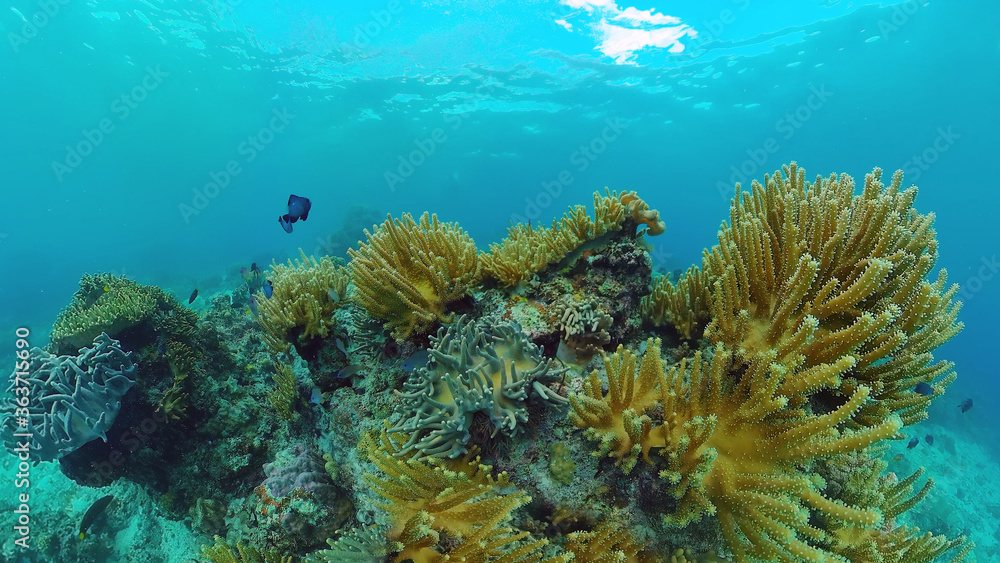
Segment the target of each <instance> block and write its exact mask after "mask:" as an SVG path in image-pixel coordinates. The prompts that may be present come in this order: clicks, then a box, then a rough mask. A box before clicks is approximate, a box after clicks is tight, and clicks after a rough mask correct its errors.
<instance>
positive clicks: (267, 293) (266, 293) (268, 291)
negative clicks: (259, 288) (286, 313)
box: [264, 280, 274, 299]
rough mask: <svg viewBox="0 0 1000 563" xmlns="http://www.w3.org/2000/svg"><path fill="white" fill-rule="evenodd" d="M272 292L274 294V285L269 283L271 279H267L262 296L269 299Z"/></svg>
mask: <svg viewBox="0 0 1000 563" xmlns="http://www.w3.org/2000/svg"><path fill="white" fill-rule="evenodd" d="M273 294H274V285H273V284H272V283H271V280H267V284H266V285H264V297H267V298H268V299H270V298H271V295H273Z"/></svg>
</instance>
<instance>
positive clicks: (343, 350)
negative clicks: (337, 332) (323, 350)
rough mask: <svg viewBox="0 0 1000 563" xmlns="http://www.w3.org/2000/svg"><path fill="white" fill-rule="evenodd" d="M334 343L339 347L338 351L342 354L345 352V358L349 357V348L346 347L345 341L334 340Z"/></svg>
mask: <svg viewBox="0 0 1000 563" xmlns="http://www.w3.org/2000/svg"><path fill="white" fill-rule="evenodd" d="M333 343H334V344H335V345H336V346H337V350H340V351H341V352H343V353H344V355H345V356H346V355H347V348H346V347H345V346H344V341H343V340H341V339H339V338H338V339H336V340H334V341H333Z"/></svg>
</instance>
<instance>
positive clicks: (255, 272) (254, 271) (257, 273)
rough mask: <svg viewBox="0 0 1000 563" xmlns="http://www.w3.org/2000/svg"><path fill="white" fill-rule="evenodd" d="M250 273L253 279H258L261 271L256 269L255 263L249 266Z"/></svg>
mask: <svg viewBox="0 0 1000 563" xmlns="http://www.w3.org/2000/svg"><path fill="white" fill-rule="evenodd" d="M250 273H251V274H253V276H254V277H259V276H260V274H261V271H260V268H258V267H257V263H256V262H253V263H251V264H250Z"/></svg>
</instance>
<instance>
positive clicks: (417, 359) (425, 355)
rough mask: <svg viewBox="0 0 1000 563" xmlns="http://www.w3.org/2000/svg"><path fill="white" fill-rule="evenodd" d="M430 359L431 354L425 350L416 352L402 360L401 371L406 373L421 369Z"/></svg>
mask: <svg viewBox="0 0 1000 563" xmlns="http://www.w3.org/2000/svg"><path fill="white" fill-rule="evenodd" d="M430 359H431V354H430V352H428V351H427V350H417V351H416V352H414V353H412V354H410V355H409V357H407V358H406V359H405V360H403V369H405V370H406V371H413V370H415V369H417V368H422V367H424V366H425V365H427V361H428V360H430Z"/></svg>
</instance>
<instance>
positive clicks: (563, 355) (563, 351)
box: [556, 339, 580, 365]
mask: <svg viewBox="0 0 1000 563" xmlns="http://www.w3.org/2000/svg"><path fill="white" fill-rule="evenodd" d="M556 358H558V359H559V360H560V361H562V362H563V363H564V364H571V365H577V364H579V363H580V358H578V357H577V356H576V350H574V349H573V347H572V346H570V345H568V344H566V342H564V341H563V340H561V339H560V340H559V347H558V348H556Z"/></svg>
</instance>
